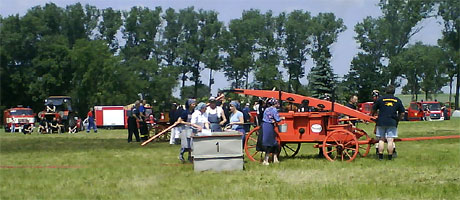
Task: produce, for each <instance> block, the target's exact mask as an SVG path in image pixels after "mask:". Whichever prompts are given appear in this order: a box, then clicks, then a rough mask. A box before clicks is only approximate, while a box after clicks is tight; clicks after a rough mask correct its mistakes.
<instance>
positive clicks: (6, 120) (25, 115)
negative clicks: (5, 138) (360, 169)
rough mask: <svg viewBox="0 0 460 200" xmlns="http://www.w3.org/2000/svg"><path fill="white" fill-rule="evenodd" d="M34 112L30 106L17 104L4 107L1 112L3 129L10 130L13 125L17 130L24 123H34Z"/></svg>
mask: <svg viewBox="0 0 460 200" xmlns="http://www.w3.org/2000/svg"><path fill="white" fill-rule="evenodd" d="M34 117H35V113H34V112H33V111H32V109H30V108H23V107H22V106H18V107H16V108H10V109H6V110H5V111H4V112H3V124H4V125H5V131H6V132H10V131H11V128H12V126H13V125H14V127H15V130H19V129H20V127H22V126H23V125H24V124H34V123H35V118H34Z"/></svg>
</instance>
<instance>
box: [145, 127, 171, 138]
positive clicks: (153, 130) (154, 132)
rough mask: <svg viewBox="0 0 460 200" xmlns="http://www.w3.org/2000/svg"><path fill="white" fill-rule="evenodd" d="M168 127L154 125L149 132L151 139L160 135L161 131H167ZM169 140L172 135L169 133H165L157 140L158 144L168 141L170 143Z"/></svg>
mask: <svg viewBox="0 0 460 200" xmlns="http://www.w3.org/2000/svg"><path fill="white" fill-rule="evenodd" d="M165 129H166V127H165V126H164V125H162V124H155V125H153V126H152V127H151V128H150V130H149V132H150V137H153V136H154V135H156V134H158V133H160V132H161V131H163V130H165ZM169 138H170V134H168V133H165V134H163V135H161V136H159V137H158V138H156V139H155V140H156V141H158V142H166V141H169Z"/></svg>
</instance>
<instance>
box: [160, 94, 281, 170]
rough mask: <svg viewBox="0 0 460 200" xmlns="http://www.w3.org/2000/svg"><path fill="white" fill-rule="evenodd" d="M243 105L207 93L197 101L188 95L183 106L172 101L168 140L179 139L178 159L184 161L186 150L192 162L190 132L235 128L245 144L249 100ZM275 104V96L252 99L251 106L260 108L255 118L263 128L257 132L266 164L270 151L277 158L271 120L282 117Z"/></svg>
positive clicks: (248, 125) (175, 141)
mask: <svg viewBox="0 0 460 200" xmlns="http://www.w3.org/2000/svg"><path fill="white" fill-rule="evenodd" d="M244 105H245V106H244V107H242V106H241V104H240V102H238V101H235V100H233V101H232V100H227V99H225V98H222V96H220V97H218V98H216V97H210V98H209V100H208V102H206V103H205V102H197V101H196V99H188V100H187V101H186V102H185V105H184V106H181V105H179V104H177V103H173V104H172V108H171V111H170V113H169V116H170V123H171V124H173V125H174V128H172V129H171V137H170V138H171V140H170V144H178V143H179V141H180V144H181V149H180V152H179V160H180V161H182V162H185V161H186V159H185V158H184V154H185V153H188V158H187V160H188V161H189V162H192V157H191V151H192V145H193V140H192V135H199V134H202V133H204V132H221V131H229V130H232V131H237V132H239V133H240V134H241V135H242V137H241V139H242V143H243V146H244V141H245V136H246V133H247V132H248V131H249V127H250V123H249V118H250V117H249V111H250V108H249V106H250V104H249V103H246V104H244ZM278 106H279V102H278V101H277V100H276V99H268V100H267V101H261V102H257V103H255V105H254V107H253V108H254V109H255V110H256V111H257V112H259V113H261V112H262V114H261V115H260V120H258V121H259V122H260V124H261V125H262V129H263V130H264V131H263V134H260V136H261V139H262V140H261V143H262V145H261V146H263V149H264V151H266V157H265V159H264V162H263V164H264V165H268V164H269V163H268V162H269V155H273V159H272V160H273V162H274V163H277V162H279V160H278V157H277V156H278V152H277V151H278V149H279V147H278V144H277V140H276V133H275V131H274V127H275V126H274V123H276V122H279V121H280V120H281V118H280V116H279V114H278V111H277V107H278Z"/></svg>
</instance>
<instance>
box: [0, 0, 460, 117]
mask: <svg viewBox="0 0 460 200" xmlns="http://www.w3.org/2000/svg"><path fill="white" fill-rule="evenodd" d="M451 4H452V5H451ZM379 6H380V7H381V9H382V11H383V13H384V14H383V16H382V17H379V18H371V17H368V18H366V19H364V20H363V21H362V22H360V23H358V24H357V25H356V26H355V31H356V33H357V36H356V40H357V41H358V42H359V43H360V45H361V50H362V51H361V52H360V53H359V54H358V55H357V56H356V57H355V58H354V59H353V62H352V63H351V69H350V72H349V73H348V74H347V75H346V76H345V79H344V80H343V83H340V82H339V80H337V76H336V75H335V74H334V72H333V70H332V67H331V66H330V59H331V57H332V54H331V52H330V47H331V45H332V44H333V43H334V42H336V41H337V37H338V34H340V33H341V32H343V31H344V30H345V29H346V27H345V26H344V24H343V20H342V19H340V18H337V17H336V16H335V15H334V14H333V13H320V14H318V15H316V16H312V15H311V14H310V13H309V12H307V11H301V10H296V11H293V12H290V13H280V14H279V15H277V16H275V15H273V13H272V12H270V11H269V12H266V13H261V12H260V11H258V10H249V11H244V12H243V13H242V16H241V18H238V19H233V20H231V21H230V22H229V23H228V25H227V26H225V25H224V23H223V22H221V21H219V20H218V14H217V13H216V12H214V11H206V10H195V9H194V8H193V7H189V8H186V9H181V10H179V11H176V10H174V9H172V8H168V9H166V10H165V11H163V10H162V8H160V7H157V8H155V9H153V10H152V9H149V8H145V7H133V8H131V10H129V11H119V10H113V9H111V8H107V9H102V10H100V9H97V8H95V7H93V6H90V5H86V6H82V5H81V4H79V3H77V4H74V5H69V6H67V7H66V8H60V7H57V6H56V5H55V4H53V3H49V4H46V5H45V6H44V7H41V6H37V7H33V8H31V9H30V10H29V11H28V12H27V13H26V14H25V15H24V16H19V15H15V16H8V17H5V18H3V17H1V19H0V20H1V21H0V24H1V27H0V29H1V34H2V40H1V41H0V56H1V57H0V58H1V59H0V62H1V89H2V96H1V105H2V106H3V107H10V106H14V105H16V104H18V103H21V104H25V105H31V106H32V107H33V108H34V109H42V107H43V106H42V104H43V99H45V98H46V97H47V96H49V95H63V94H70V95H71V96H72V97H73V99H74V104H75V106H76V108H77V110H79V111H81V112H84V111H86V110H87V109H88V107H89V106H92V105H109V104H112V105H124V104H127V103H129V102H132V101H133V100H135V99H137V94H138V93H144V94H146V95H147V96H148V99H149V100H153V99H155V100H156V101H157V102H169V101H171V100H172V99H173V97H172V92H173V89H174V88H175V87H176V86H177V85H178V84H180V85H181V88H182V89H183V90H182V97H183V98H186V97H190V96H195V97H200V96H201V95H207V94H209V90H210V89H211V87H212V85H213V83H214V82H213V78H212V77H213V73H214V72H216V71H223V72H224V74H225V75H226V77H227V79H228V80H229V81H231V83H232V87H235V88H237V87H238V88H259V89H271V88H273V87H277V88H281V89H283V90H287V91H289V92H294V93H300V94H306V95H311V96H314V97H322V95H324V94H325V93H332V92H333V90H335V91H337V92H338V93H341V94H342V95H347V94H351V93H358V94H359V96H360V98H361V99H366V98H368V97H369V94H370V91H371V90H373V89H381V88H382V87H384V86H385V85H386V84H387V83H388V82H391V83H393V84H399V83H400V80H401V78H404V79H407V80H408V84H407V85H405V86H404V91H407V92H409V93H412V94H414V95H417V94H419V93H420V91H421V90H423V91H424V92H426V94H427V95H429V93H437V92H439V89H440V87H442V86H444V85H446V83H448V82H449V81H450V84H451V85H452V81H453V78H454V77H458V63H459V58H458V26H459V24H458V16H459V15H458V13H455V11H456V12H458V9H457V10H455V7H454V6H457V8H458V5H454V4H453V3H451V1H446V2H435V1H428V0H427V1H408V2H405V1H391V0H390V1H382V2H381V3H380V4H379ZM436 9H437V10H438V13H437V14H435V15H433V10H436ZM432 16H442V17H443V19H444V24H445V29H444V30H443V38H442V39H441V40H440V41H441V42H440V45H439V46H426V45H423V44H421V43H417V44H416V45H413V46H410V47H408V45H407V44H408V41H409V39H410V38H411V37H412V35H414V34H415V33H417V32H418V31H419V28H415V27H416V24H417V23H418V22H419V21H421V20H423V19H425V18H427V17H432ZM455 17H456V18H455ZM455 40H456V41H457V43H455ZM455 45H457V46H455ZM418 55H423V56H425V58H424V59H425V61H423V60H422V59H421V58H422V57H421V56H418ZM431 55H432V56H436V59H438V60H435V59H430V58H433V57H432V56H431ZM409 58H411V59H413V60H410V59H409ZM309 59H311V60H312V61H313V63H314V66H312V67H311V70H310V72H309V73H308V74H307V73H306V72H307V71H306V68H307V66H306V63H307V61H308V60H309ZM421 64H422V65H421ZM441 66H443V67H441ZM205 68H206V69H209V71H210V74H209V80H210V81H209V83H207V86H205V84H206V83H202V82H201V76H205V74H203V73H202V71H203V70H204V69H205ZM283 68H284V69H283ZM429 69H431V70H432V71H429ZM411 70H412V71H414V73H415V72H416V73H415V74H416V75H415V76H414V74H413V73H410V71H411ZM433 70H434V71H433ZM455 70H457V72H456V73H455ZM283 71H285V73H286V76H284V75H283ZM251 74H253V75H254V79H255V80H254V81H253V82H251V83H250V82H249V77H250V75H251ZM305 76H306V77H307V79H308V81H309V84H308V85H307V86H305V85H302V84H301V83H300V79H302V78H304V77H305ZM457 80H458V79H457ZM186 81H192V82H194V84H193V86H192V88H190V87H186V86H185V82H186ZM429 81H432V82H433V81H434V83H430V82H429ZM338 85H339V86H338ZM458 85H459V84H458V83H457V86H458ZM200 90H205V92H203V91H200ZM458 93H459V92H458V87H457V95H458ZM457 99H458V96H457Z"/></svg>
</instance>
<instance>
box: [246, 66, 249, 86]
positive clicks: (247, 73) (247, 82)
mask: <svg viewBox="0 0 460 200" xmlns="http://www.w3.org/2000/svg"><path fill="white" fill-rule="evenodd" d="M248 85H249V69H247V70H246V86H245V89H248Z"/></svg>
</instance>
